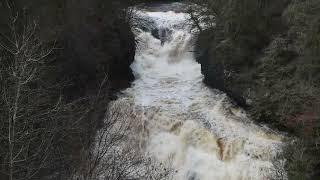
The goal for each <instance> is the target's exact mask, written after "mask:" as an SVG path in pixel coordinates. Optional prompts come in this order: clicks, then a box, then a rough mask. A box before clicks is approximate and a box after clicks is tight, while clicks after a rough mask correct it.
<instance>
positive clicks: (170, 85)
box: [114, 12, 282, 180]
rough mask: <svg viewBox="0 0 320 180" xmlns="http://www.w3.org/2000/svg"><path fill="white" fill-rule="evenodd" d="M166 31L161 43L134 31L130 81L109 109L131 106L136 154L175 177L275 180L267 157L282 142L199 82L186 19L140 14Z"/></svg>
mask: <svg viewBox="0 0 320 180" xmlns="http://www.w3.org/2000/svg"><path fill="white" fill-rule="evenodd" d="M141 14H142V15H143V16H145V17H146V18H151V19H153V20H154V21H155V22H156V25H157V26H158V27H160V28H167V29H169V30H170V31H171V35H168V36H170V38H167V42H165V43H164V44H163V45H162V44H161V41H160V40H159V39H156V38H155V37H153V36H152V35H151V33H150V32H143V31H142V30H140V31H137V32H138V33H137V35H136V36H137V37H136V38H137V40H139V48H138V51H137V54H136V57H135V61H134V63H133V64H132V66H131V67H132V69H133V71H134V74H135V77H136V80H135V81H134V82H133V85H132V87H131V88H128V89H127V90H125V91H124V92H123V94H122V95H121V96H120V97H119V99H118V100H117V101H116V102H114V104H117V103H118V104H121V103H126V104H128V105H129V106H126V107H127V108H132V112H133V114H134V115H132V117H133V118H132V120H131V121H135V122H134V123H136V124H140V125H139V128H138V129H137V130H136V131H135V134H134V135H133V136H135V138H134V139H138V141H139V150H140V151H141V152H143V153H144V154H145V156H151V157H153V158H154V159H156V160H157V161H158V162H162V163H165V164H166V166H167V167H169V168H172V169H173V170H174V171H173V172H174V174H173V179H176V180H238V179H243V180H247V179H252V180H262V179H271V178H273V177H274V176H275V175H274V172H273V171H272V170H273V168H274V167H273V164H272V160H273V159H274V158H275V157H276V155H277V154H278V153H279V152H280V151H281V145H282V142H281V141H282V137H281V136H280V135H278V134H275V133H272V132H269V130H268V129H267V128H262V127H260V126H257V125H255V124H254V123H252V122H251V120H249V119H248V118H247V117H246V114H245V112H243V110H241V109H240V108H237V107H235V106H233V105H231V104H230V103H229V102H228V98H227V97H226V95H225V94H223V93H221V92H219V91H217V90H213V89H210V88H208V87H206V86H205V85H204V84H203V83H202V79H203V76H202V74H201V67H200V64H198V63H197V62H196V61H195V59H194V57H193V55H192V53H191V51H192V43H191V38H192V34H190V33H189V32H190V29H189V28H188V26H186V25H185V24H186V19H187V18H188V16H187V15H186V14H183V13H174V12H141Z"/></svg>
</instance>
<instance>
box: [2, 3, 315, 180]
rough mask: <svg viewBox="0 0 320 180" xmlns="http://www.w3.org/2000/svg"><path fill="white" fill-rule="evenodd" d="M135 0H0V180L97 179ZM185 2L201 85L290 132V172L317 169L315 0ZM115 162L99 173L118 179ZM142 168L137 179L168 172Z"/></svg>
mask: <svg viewBox="0 0 320 180" xmlns="http://www.w3.org/2000/svg"><path fill="white" fill-rule="evenodd" d="M140 2H142V1H139V2H138V1H135V2H133V1H129V0H128V1H125V0H122V1H118V0H117V1H105V0H69V1H65V0H55V1H52V0H28V1H27V0H0V33H1V34H0V144H1V146H0V179H10V180H13V179H96V177H94V175H93V174H94V173H96V172H95V168H96V166H97V163H98V162H97V159H99V157H95V156H93V155H92V153H91V151H90V149H91V148H92V145H93V142H94V137H95V136H96V134H97V132H98V131H101V130H102V132H107V131H108V130H109V129H110V128H111V126H112V124H114V122H113V121H115V119H114V118H110V119H111V120H110V121H109V123H108V122H107V123H106V122H103V119H105V112H106V111H107V107H108V104H109V102H110V100H111V99H113V98H114V94H115V93H116V92H118V91H119V90H120V89H123V88H126V87H129V86H130V82H131V81H132V80H133V79H134V76H133V74H132V72H131V69H130V67H129V65H130V64H131V63H132V61H133V59H134V55H135V47H136V45H135V43H136V42H135V39H134V35H133V33H132V32H131V29H130V18H131V16H132V14H131V13H132V12H131V11H130V9H127V7H129V6H132V5H134V4H137V3H140ZM157 2H158V1H157ZM166 2H167V1H166ZM191 2H192V3H196V4H198V5H200V7H205V8H198V7H199V6H191V7H190V10H189V12H190V14H191V19H190V20H191V21H192V22H193V23H194V25H195V26H194V27H196V28H199V31H200V34H199V36H198V38H197V43H196V53H195V56H196V58H197V60H198V62H199V63H200V64H201V65H202V73H203V74H204V76H205V80H204V81H205V83H206V84H208V85H209V86H211V87H213V88H217V89H219V90H222V91H224V92H226V93H227V94H228V95H229V97H231V98H232V99H233V100H234V101H235V102H236V103H237V104H238V105H240V106H242V107H244V108H246V109H247V110H248V112H249V114H250V116H251V118H252V119H254V120H255V121H257V122H259V123H265V124H268V125H270V126H272V127H273V128H276V129H279V130H281V131H285V132H287V133H288V136H292V137H293V138H297V140H296V141H294V143H291V144H288V147H287V149H286V151H285V152H284V154H283V156H285V157H286V158H287V160H288V161H287V162H286V170H287V171H288V175H289V179H299V180H300V179H319V178H320V171H319V169H320V149H319V143H320V142H319V141H320V134H319V130H320V126H319V125H320V119H319V117H320V104H319V102H320V96H319V94H320V87H319V86H320V83H319V82H320V1H319V0H241V1H240V0H227V1H226V0H191ZM208 16H210V17H213V18H204V17H208ZM200 22H204V23H206V24H207V25H208V26H209V28H201V25H200V24H199V23H200ZM113 116H116V115H113ZM102 134H104V133H102ZM118 140H119V137H115V138H111V140H110V142H109V141H108V142H104V143H107V144H114V143H116V142H117V141H118ZM120 156H121V157H120ZM118 158H120V159H121V158H123V161H126V162H129V161H130V162H132V159H131V158H130V159H128V158H129V157H128V156H126V157H123V156H122V155H121V154H120V155H119V157H118ZM135 160H136V159H135ZM123 161H122V162H121V163H119V162H110V163H112V166H111V164H108V166H106V167H113V168H112V169H105V170H104V171H105V172H108V174H109V176H108V178H109V179H128V177H127V176H126V175H127V172H126V171H125V170H128V167H129V166H130V165H131V164H129V165H128V164H127V163H123ZM115 163H118V164H117V165H115ZM134 163H141V160H137V161H135V162H134ZM75 174H76V175H77V176H75V177H73V176H74V175H75ZM151 174H152V175H151ZM151 174H149V175H150V176H143V177H141V179H165V177H166V175H167V172H157V173H154V172H152V173H151ZM155 174H156V175H155ZM156 176H157V177H156Z"/></svg>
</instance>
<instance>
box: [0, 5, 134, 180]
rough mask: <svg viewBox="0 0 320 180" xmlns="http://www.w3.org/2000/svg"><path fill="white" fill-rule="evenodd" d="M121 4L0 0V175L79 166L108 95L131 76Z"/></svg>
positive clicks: (130, 47)
mask: <svg viewBox="0 0 320 180" xmlns="http://www.w3.org/2000/svg"><path fill="white" fill-rule="evenodd" d="M129 5H130V4H129V3H128V2H125V1H123V2H121V1H115V2H112V3H110V2H107V1H98V0H96V1H91V0H90V1H86V0H82V1H64V0H62V1H51V0H45V1H43V0H33V1H24V0H1V1H0V18H1V19H0V32H1V36H0V94H1V95H0V97H1V98H0V135H1V136H0V144H1V146H0V179H68V177H70V175H72V174H76V173H77V171H78V169H79V168H80V167H81V166H83V167H84V166H87V165H85V164H88V163H89V160H88V159H90V158H91V157H90V153H89V152H90V148H91V146H92V144H93V142H94V139H93V138H94V137H95V135H96V132H97V130H98V129H100V128H105V126H106V125H105V124H104V122H103V119H104V117H105V112H106V108H107V106H108V102H109V101H110V99H111V98H112V96H113V94H114V92H116V91H117V90H119V89H121V88H125V87H128V86H129V84H130V81H132V80H133V75H132V72H131V69H130V68H129V65H130V64H131V62H132V61H133V58H134V54H135V41H134V36H133V33H132V32H131V31H130V25H129V18H128V17H127V16H129V12H127V11H126V10H125V9H126V7H128V6H129ZM91 159H92V158H91ZM91 169H93V168H92V167H90V168H89V167H88V168H87V169H86V170H84V169H81V170H82V172H85V171H88V173H87V174H86V176H84V177H85V178H84V179H91V178H90V177H89V174H90V171H91Z"/></svg>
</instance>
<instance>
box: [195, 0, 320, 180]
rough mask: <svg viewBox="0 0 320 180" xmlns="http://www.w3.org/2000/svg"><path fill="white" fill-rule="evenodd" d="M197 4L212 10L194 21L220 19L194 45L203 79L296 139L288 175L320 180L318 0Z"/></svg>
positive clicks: (290, 152) (254, 116) (210, 0)
mask: <svg viewBox="0 0 320 180" xmlns="http://www.w3.org/2000/svg"><path fill="white" fill-rule="evenodd" d="M193 2H194V1H193ZM197 3H199V4H201V5H202V6H203V7H207V9H206V8H204V9H202V10H201V12H200V13H199V14H198V15H197V16H194V17H193V20H194V23H199V22H200V21H197V19H198V20H199V19H200V20H203V21H205V22H206V23H207V24H213V23H212V22H210V21H206V20H205V19H203V18H202V19H201V17H203V16H207V15H208V14H209V15H212V16H213V17H214V23H215V25H213V26H211V27H210V28H208V29H206V30H202V31H201V33H200V35H199V38H198V42H197V47H196V57H197V60H198V61H199V62H200V63H201V65H202V73H203V74H204V75H205V83H206V84H208V85H210V86H211V87H214V88H217V89H220V90H222V91H224V92H226V93H227V94H228V95H229V97H231V98H232V99H234V100H235V102H237V103H238V104H239V105H241V106H243V107H245V108H246V109H247V110H248V112H249V114H250V116H251V118H252V119H254V120H256V121H257V122H260V123H265V124H268V125H271V126H272V127H273V128H276V129H279V130H282V131H286V132H288V133H289V135H292V136H293V137H295V138H298V139H297V140H296V141H295V143H293V144H289V145H288V148H287V151H286V152H284V156H286V158H287V159H288V161H287V165H286V169H287V170H288V174H289V179H319V178H320V171H319V169H320V148H319V142H320V135H319V130H320V106H319V102H320V96H319V94H320V54H319V52H320V1H319V0H242V1H238V0H230V1H224V0H198V1H197ZM195 27H197V26H195ZM200 30H201V29H200Z"/></svg>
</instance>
